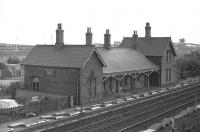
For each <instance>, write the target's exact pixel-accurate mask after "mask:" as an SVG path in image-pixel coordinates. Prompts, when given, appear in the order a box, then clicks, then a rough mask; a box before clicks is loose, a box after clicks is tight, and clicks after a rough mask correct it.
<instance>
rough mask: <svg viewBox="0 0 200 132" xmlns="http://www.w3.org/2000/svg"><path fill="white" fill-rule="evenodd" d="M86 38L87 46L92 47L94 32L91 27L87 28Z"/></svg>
mask: <svg viewBox="0 0 200 132" xmlns="http://www.w3.org/2000/svg"><path fill="white" fill-rule="evenodd" d="M85 36H86V45H92V32H91V27H88V28H87V32H86V34H85Z"/></svg>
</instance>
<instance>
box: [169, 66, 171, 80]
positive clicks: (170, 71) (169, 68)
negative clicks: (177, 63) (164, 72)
mask: <svg viewBox="0 0 200 132" xmlns="http://www.w3.org/2000/svg"><path fill="white" fill-rule="evenodd" d="M169 81H171V68H169Z"/></svg>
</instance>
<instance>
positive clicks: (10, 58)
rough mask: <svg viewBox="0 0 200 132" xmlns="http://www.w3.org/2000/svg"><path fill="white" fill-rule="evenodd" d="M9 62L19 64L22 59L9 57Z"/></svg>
mask: <svg viewBox="0 0 200 132" xmlns="http://www.w3.org/2000/svg"><path fill="white" fill-rule="evenodd" d="M7 63H8V64H19V63H20V60H19V58H17V57H9V58H8V60H7Z"/></svg>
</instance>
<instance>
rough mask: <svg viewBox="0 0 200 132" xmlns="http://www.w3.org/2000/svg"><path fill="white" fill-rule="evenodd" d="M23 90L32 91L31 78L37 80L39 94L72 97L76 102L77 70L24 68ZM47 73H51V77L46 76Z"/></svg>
mask: <svg viewBox="0 0 200 132" xmlns="http://www.w3.org/2000/svg"><path fill="white" fill-rule="evenodd" d="M24 71H25V75H24V83H25V89H28V90H32V78H33V77H34V76H36V77H38V78H39V92H40V91H41V92H46V93H50V94H59V95H64V96H71V95H73V96H74V102H76V99H77V97H76V90H77V69H73V68H58V67H43V66H24ZM47 71H53V75H47Z"/></svg>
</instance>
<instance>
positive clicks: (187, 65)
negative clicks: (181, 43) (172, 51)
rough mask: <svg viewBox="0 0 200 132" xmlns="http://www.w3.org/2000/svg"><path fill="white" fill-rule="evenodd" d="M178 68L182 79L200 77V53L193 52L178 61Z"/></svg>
mask: <svg viewBox="0 0 200 132" xmlns="http://www.w3.org/2000/svg"><path fill="white" fill-rule="evenodd" d="M177 67H178V68H179V70H180V72H181V78H185V77H194V76H197V75H200V51H199V50H196V51H192V52H191V53H189V54H186V55H185V56H184V57H183V58H179V59H177Z"/></svg>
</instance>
